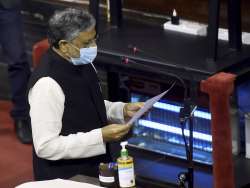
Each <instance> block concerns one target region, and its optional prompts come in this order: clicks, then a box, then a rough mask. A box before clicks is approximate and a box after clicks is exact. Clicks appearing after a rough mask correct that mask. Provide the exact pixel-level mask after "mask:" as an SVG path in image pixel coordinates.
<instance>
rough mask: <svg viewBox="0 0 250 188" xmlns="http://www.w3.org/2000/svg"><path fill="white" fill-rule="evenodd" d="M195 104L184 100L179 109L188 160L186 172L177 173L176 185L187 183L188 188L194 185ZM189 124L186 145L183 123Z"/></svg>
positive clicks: (183, 185)
mask: <svg viewBox="0 0 250 188" xmlns="http://www.w3.org/2000/svg"><path fill="white" fill-rule="evenodd" d="M196 108H197V106H195V105H194V104H193V103H192V102H191V101H190V100H184V107H183V108H181V109H180V123H181V126H182V135H183V139H184V142H185V148H186V156H187V161H188V170H187V172H181V173H179V175H178V185H179V187H180V188H185V184H186V183H187V184H188V188H193V187H194V168H193V114H194V111H195V109H196ZM187 122H188V124H189V145H187V142H186V137H185V134H184V128H185V124H186V123H187Z"/></svg>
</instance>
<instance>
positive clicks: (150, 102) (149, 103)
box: [127, 85, 173, 125]
mask: <svg viewBox="0 0 250 188" xmlns="http://www.w3.org/2000/svg"><path fill="white" fill-rule="evenodd" d="M172 86H173V85H172ZM172 86H171V87H170V88H169V89H168V90H166V91H164V92H162V93H161V94H159V95H157V96H155V97H153V98H151V99H148V100H147V101H146V102H145V104H144V106H143V107H142V108H141V109H140V110H138V111H137V112H136V113H135V115H134V116H133V117H132V118H131V119H130V120H129V121H128V122H127V124H129V125H132V124H133V123H134V122H135V121H136V120H138V119H139V118H140V117H141V116H142V115H143V114H145V113H146V112H147V111H148V110H149V109H150V108H152V107H153V105H154V103H156V102H157V101H159V100H160V99H161V98H162V97H163V96H164V95H166V94H167V92H168V91H169V90H170V89H171V88H172Z"/></svg>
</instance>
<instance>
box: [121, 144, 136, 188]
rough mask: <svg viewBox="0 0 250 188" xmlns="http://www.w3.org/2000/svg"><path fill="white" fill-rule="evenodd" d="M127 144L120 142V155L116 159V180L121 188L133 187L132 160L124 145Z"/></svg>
mask: <svg viewBox="0 0 250 188" xmlns="http://www.w3.org/2000/svg"><path fill="white" fill-rule="evenodd" d="M127 144H128V142H127V141H126V142H121V144H120V145H121V146H122V149H121V153H120V155H121V156H120V157H119V158H118V159H117V164H118V178H119V185H120V187H121V188H134V187H135V173H134V163H133V158H132V157H130V156H129V155H128V150H127V149H126V147H125V146H126V145H127Z"/></svg>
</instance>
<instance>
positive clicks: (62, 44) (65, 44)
mask: <svg viewBox="0 0 250 188" xmlns="http://www.w3.org/2000/svg"><path fill="white" fill-rule="evenodd" d="M58 46H59V49H60V51H61V52H63V53H65V54H66V53H67V52H68V42H67V41H66V40H60V41H59V42H58Z"/></svg>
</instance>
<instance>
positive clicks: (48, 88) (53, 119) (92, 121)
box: [29, 9, 143, 180]
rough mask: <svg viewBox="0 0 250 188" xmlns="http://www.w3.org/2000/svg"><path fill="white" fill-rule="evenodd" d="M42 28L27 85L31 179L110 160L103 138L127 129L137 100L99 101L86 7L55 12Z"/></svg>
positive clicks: (82, 170) (87, 170)
mask: <svg viewBox="0 0 250 188" xmlns="http://www.w3.org/2000/svg"><path fill="white" fill-rule="evenodd" d="M48 33H49V34H48V39H49V43H50V45H51V49H50V50H49V52H48V58H47V59H48V61H43V62H42V63H41V64H40V65H39V66H38V68H37V69H36V70H35V71H34V73H33V75H32V77H31V79H30V90H29V103H30V117H31V123H32V134H33V145H34V152H33V166H34V176H35V179H36V180H45V179H53V178H70V177H72V176H74V175H76V174H85V175H89V176H97V175H98V165H99V163H100V162H110V161H111V158H110V153H109V144H108V143H110V142H114V141H119V140H120V139H121V138H122V137H123V136H125V135H126V134H127V133H128V131H129V130H130V128H131V125H125V124H124V122H125V121H124V118H125V119H126V118H127V119H128V118H130V117H132V116H133V114H134V113H135V112H136V111H137V110H139V109H140V108H141V106H142V105H143V103H122V102H109V101H104V100H103V97H102V94H101V90H100V86H99V82H98V78H97V75H96V70H95V67H94V65H93V64H92V62H93V60H94V59H95V57H96V55H97V46H96V43H95V36H96V32H95V20H94V18H93V17H92V16H91V15H90V14H89V13H88V12H85V11H82V10H77V9H66V10H64V11H61V12H57V13H55V15H54V16H52V18H51V19H50V21H49V32H48ZM108 123H117V124H109V125H108ZM119 123H123V124H119Z"/></svg>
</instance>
